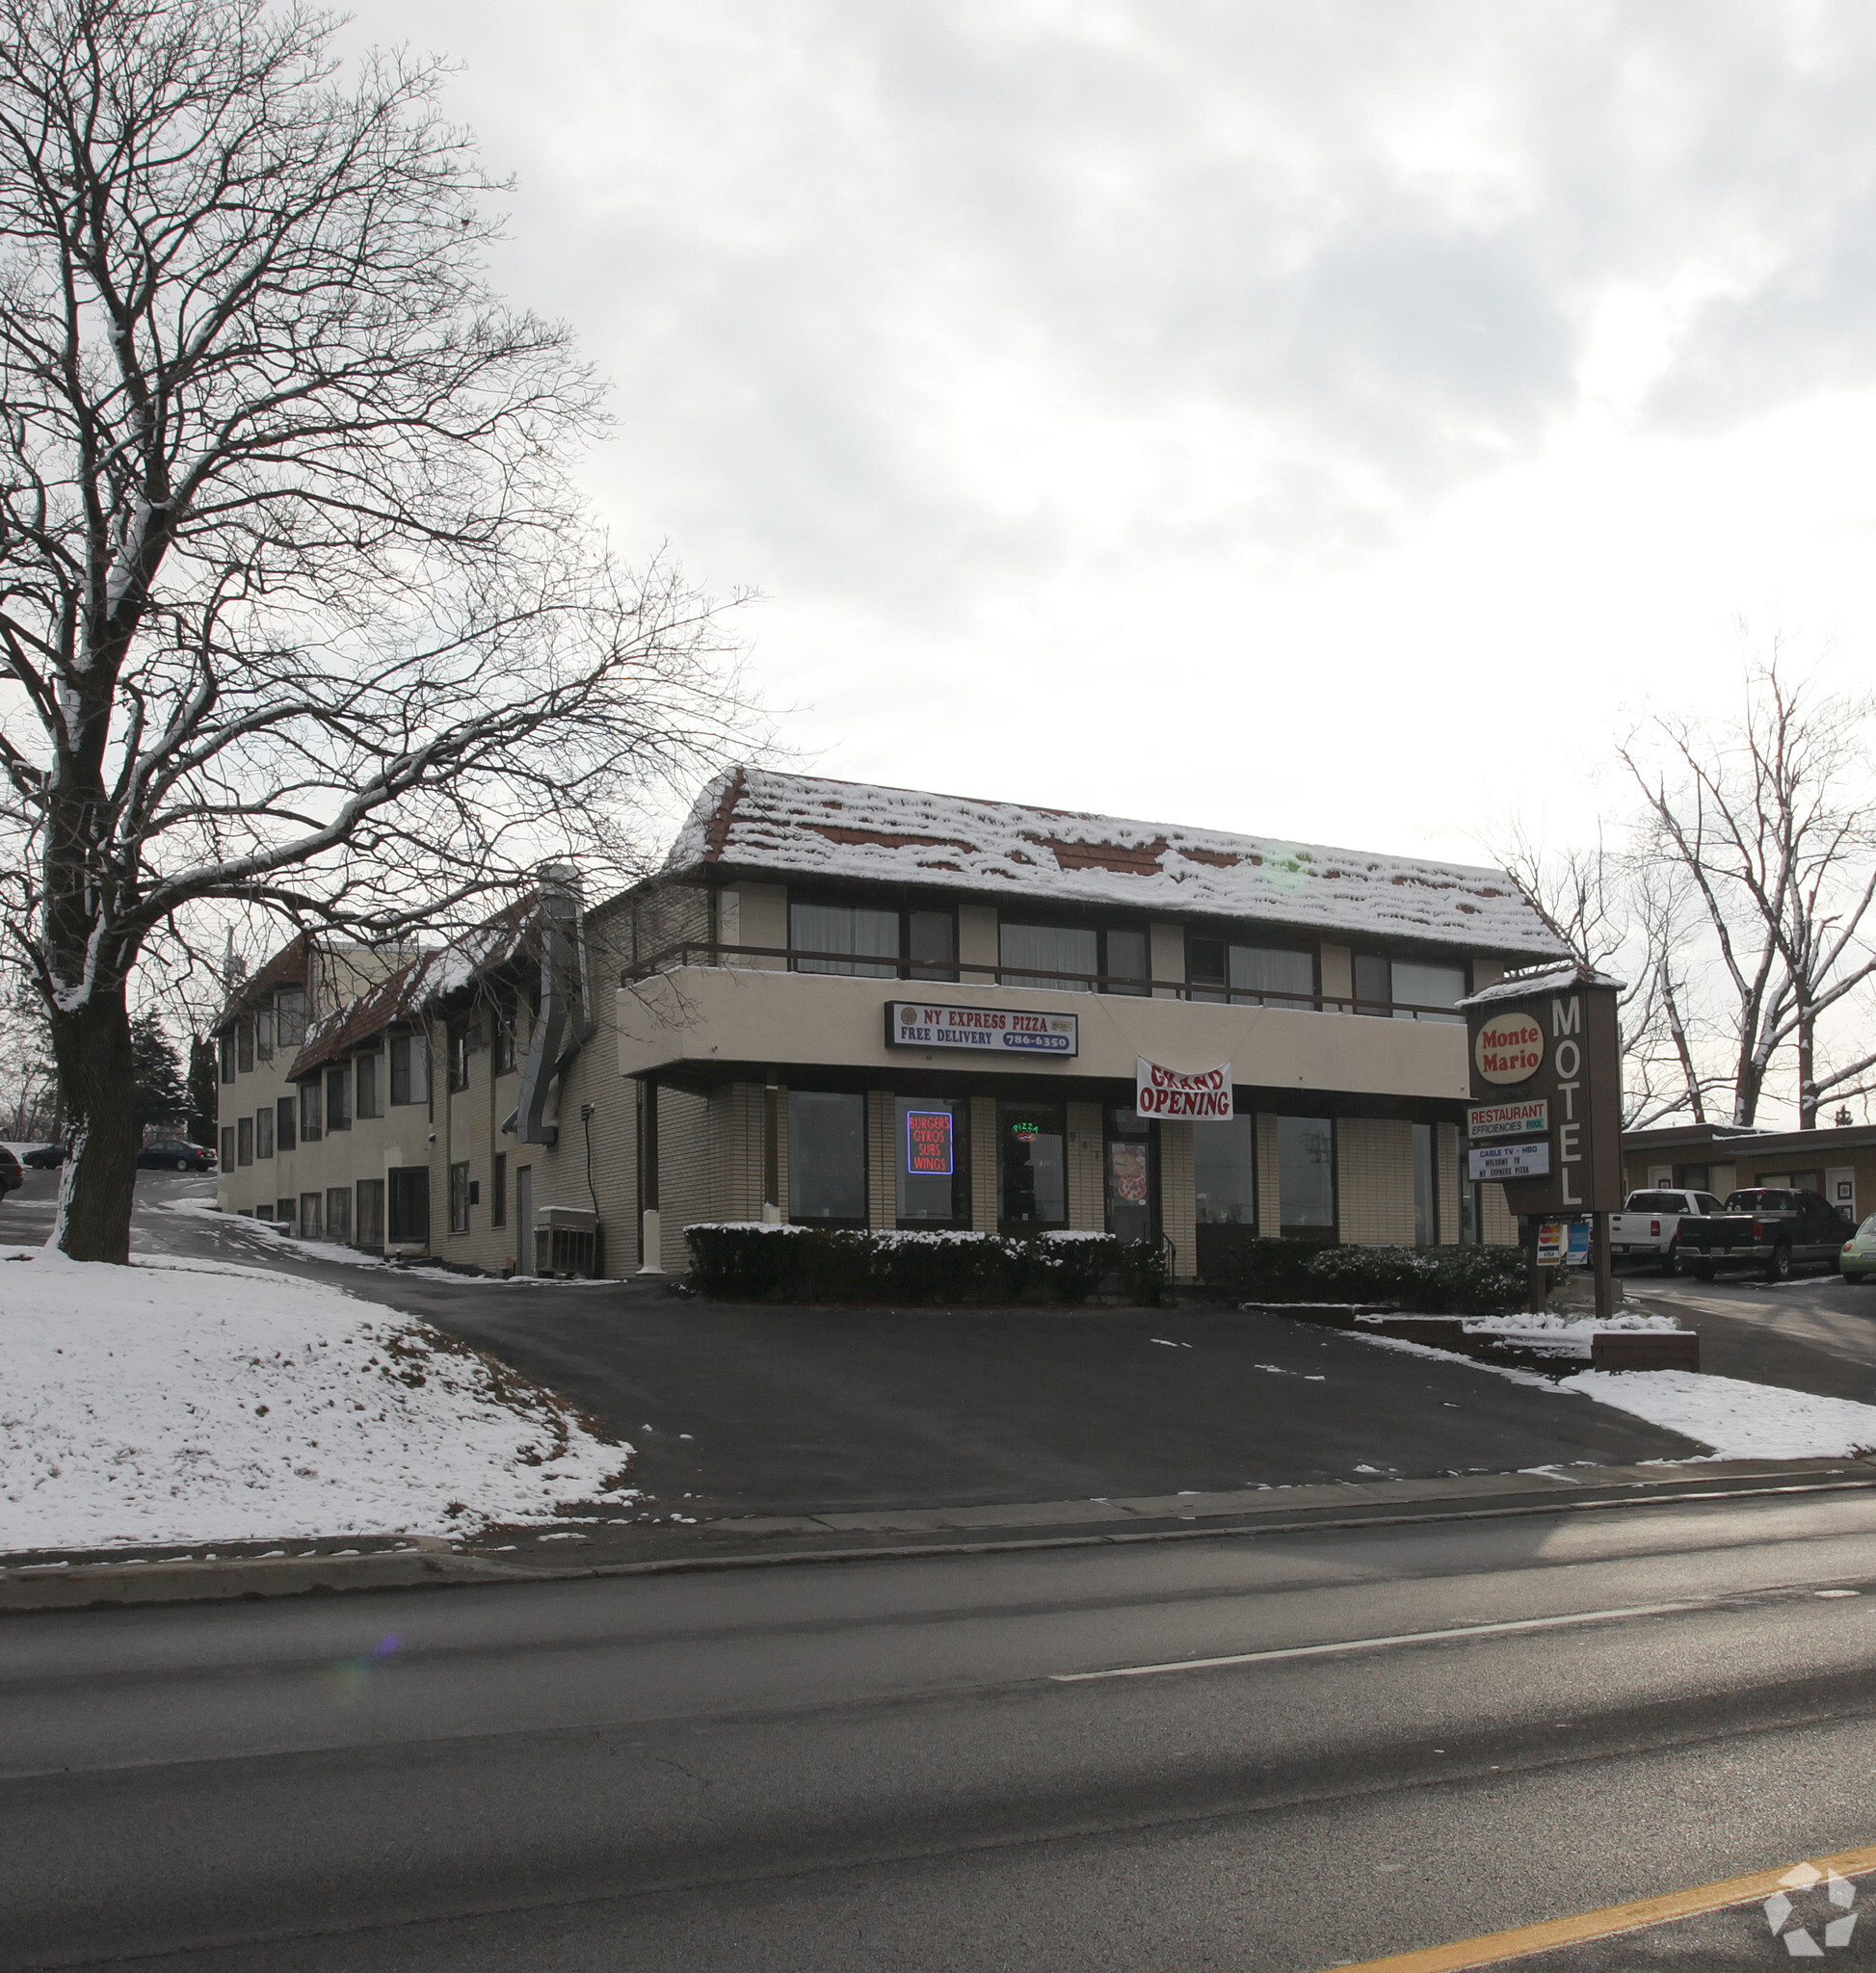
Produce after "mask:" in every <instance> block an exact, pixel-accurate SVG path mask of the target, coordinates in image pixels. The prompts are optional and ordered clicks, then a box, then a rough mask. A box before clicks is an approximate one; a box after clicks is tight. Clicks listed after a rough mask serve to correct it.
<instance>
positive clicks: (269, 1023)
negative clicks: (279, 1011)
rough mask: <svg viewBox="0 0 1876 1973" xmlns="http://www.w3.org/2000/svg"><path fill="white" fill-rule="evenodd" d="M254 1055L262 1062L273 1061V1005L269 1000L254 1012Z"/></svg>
mask: <svg viewBox="0 0 1876 1973" xmlns="http://www.w3.org/2000/svg"><path fill="white" fill-rule="evenodd" d="M254 1053H255V1054H256V1055H258V1056H259V1057H260V1059H261V1060H262V1061H263V1062H271V1061H273V1059H274V1003H273V1002H272V1001H271V1000H270V1001H268V1002H266V1003H265V1004H264V1005H263V1006H261V1007H258V1008H256V1009H255V1010H254Z"/></svg>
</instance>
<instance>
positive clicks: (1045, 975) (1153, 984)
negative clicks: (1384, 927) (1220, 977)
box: [620, 938, 1464, 1024]
mask: <svg viewBox="0 0 1876 1973" xmlns="http://www.w3.org/2000/svg"><path fill="white" fill-rule="evenodd" d="M699 954H701V955H705V957H703V958H701V959H699V958H697V957H695V956H696V955H699ZM726 955H728V956H731V957H733V958H736V959H758V960H786V961H787V962H788V964H789V966H790V968H791V969H793V968H795V966H796V962H797V961H799V960H809V961H812V962H813V963H814V964H817V965H838V966H840V967H841V968H842V969H843V970H842V972H841V973H840V974H838V975H834V976H832V977H836V978H845V979H855V978H858V979H878V980H903V981H907V982H909V983H910V984H911V985H912V986H956V985H959V984H961V983H962V984H967V985H982V986H1013V985H1014V986H1021V985H1023V984H1024V983H1025V982H1027V981H1043V982H1058V981H1062V980H1073V981H1075V982H1077V983H1078V984H1077V986H1074V987H1071V988H1069V989H1067V990H1069V991H1071V992H1082V991H1086V992H1093V993H1105V994H1109V995H1113V996H1115V997H1119V998H1124V999H1131V1000H1148V999H1158V998H1164V997H1171V998H1173V999H1176V1000H1189V1001H1192V1002H1194V1003H1195V1004H1198V1005H1207V1004H1216V1005H1218V1006H1225V1005H1229V1006H1232V1007H1270V1006H1278V1007H1288V1008H1291V1009H1294V1010H1297V1011H1302V1012H1310V1013H1356V1014H1361V1015H1373V1016H1375V1017H1378V1018H1381V1019H1388V1018H1392V1019H1402V1018H1405V1019H1411V1020H1419V1019H1420V1018H1422V1017H1423V1016H1426V1017H1431V1018H1433V1019H1435V1020H1438V1021H1441V1022H1445V1023H1451V1024H1457V1023H1459V1022H1460V1021H1461V1020H1462V1019H1463V1018H1464V1017H1463V1016H1462V1015H1460V1014H1458V1013H1455V1012H1454V1011H1453V1010H1452V1009H1451V1008H1449V1007H1426V1006H1422V1005H1420V1004H1419V1003H1417V1002H1414V1001H1406V1000H1366V999H1360V1000H1358V999H1356V998H1354V997H1353V996H1351V995H1348V994H1334V993H1285V992H1281V991H1279V990H1278V989H1277V988H1275V987H1263V986H1225V985H1222V984H1220V983H1218V982H1214V981H1206V980H1154V979H1141V978H1139V977H1138V976H1136V975H1134V974H1131V973H1072V972H1065V971H1063V970H1062V969H1060V968H1059V967H1057V968H1051V967H1048V966H1005V965H1000V964H999V965H989V964H986V963H984V962H983V961H981V960H908V959H895V958H891V957H888V956H887V955H885V954H884V953H878V954H875V953H854V952H817V951H814V950H812V949H811V948H807V947H803V946H786V945H726V944H722V943H720V942H718V941H717V940H714V939H707V938H699V939H686V940H685V941H684V942H683V943H682V944H679V945H671V946H667V947H666V948H665V949H664V951H662V952H659V953H654V954H653V955H652V956H651V958H650V959H648V960H641V961H640V962H639V963H638V964H637V965H635V966H627V967H625V968H624V969H623V971H622V972H621V974H620V984H621V986H636V985H637V984H638V983H639V982H640V981H642V980H648V979H651V978H653V977H654V976H655V975H657V974H659V973H669V972H674V971H676V970H677V968H678V967H680V966H690V965H699V964H701V965H705V966H719V965H722V964H723V962H724V959H725V956H726ZM862 967H864V968H867V969H868V970H866V971H863V972H862V971H861V970H860V968H862ZM848 969H851V970H848ZM966 974H968V975H973V976H981V978H974V979H972V980H970V981H965V980H964V976H965V975H966ZM810 977H812V974H811V972H810ZM822 977H828V976H825V975H824V976H822ZM1036 990H1038V991H1046V990H1048V989H1047V988H1046V987H1039V988H1037V989H1036Z"/></svg>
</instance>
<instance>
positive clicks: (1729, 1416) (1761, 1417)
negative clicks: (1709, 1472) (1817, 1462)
mask: <svg viewBox="0 0 1876 1973" xmlns="http://www.w3.org/2000/svg"><path fill="white" fill-rule="evenodd" d="M1558 1388H1559V1389H1560V1390H1566V1391H1581V1392H1582V1394H1583V1395H1584V1396H1585V1397H1586V1398H1594V1399H1595V1400H1596V1401H1597V1402H1598V1403H1599V1404H1602V1405H1613V1406H1614V1407H1616V1408H1617V1409H1618V1410H1620V1411H1629V1412H1632V1413H1633V1414H1634V1415H1635V1416H1636V1417H1637V1418H1646V1419H1647V1420H1648V1421H1649V1423H1650V1424H1651V1425H1659V1426H1663V1427H1665V1428H1666V1429H1667V1430H1668V1431H1670V1432H1678V1433H1682V1434H1685V1435H1686V1436H1687V1437H1688V1438H1697V1439H1699V1440H1701V1441H1702V1442H1703V1443H1704V1444H1705V1445H1710V1446H1711V1447H1712V1448H1713V1452H1714V1456H1715V1457H1716V1458H1719V1459H1723V1460H1814V1459H1825V1460H1830V1459H1841V1458H1843V1457H1845V1456H1847V1455H1848V1454H1850V1453H1854V1452H1859V1451H1865V1450H1867V1449H1869V1448H1870V1447H1872V1446H1876V1405H1859V1404H1856V1403H1854V1402H1853V1401H1852V1400H1851V1399H1849V1398H1817V1397H1812V1396H1811V1394H1810V1392H1809V1391H1788V1390H1784V1389H1783V1388H1781V1387H1780V1386H1778V1385H1776V1384H1769V1383H1746V1382H1744V1381H1741V1380H1740V1379H1738V1378H1736V1377H1708V1376H1707V1375H1705V1373H1704V1372H1703V1371H1696V1370H1583V1371H1579V1372H1577V1374H1576V1375H1575V1376H1574V1377H1567V1378H1565V1379H1564V1380H1563V1381H1562V1382H1561V1384H1559V1386H1558Z"/></svg>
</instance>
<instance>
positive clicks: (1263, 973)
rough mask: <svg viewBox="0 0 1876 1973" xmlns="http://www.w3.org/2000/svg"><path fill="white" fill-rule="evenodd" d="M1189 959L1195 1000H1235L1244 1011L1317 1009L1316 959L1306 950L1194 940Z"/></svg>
mask: <svg viewBox="0 0 1876 1973" xmlns="http://www.w3.org/2000/svg"><path fill="white" fill-rule="evenodd" d="M1185 956H1186V958H1185V970H1186V978H1187V979H1188V980H1189V981H1190V982H1191V990H1192V997H1193V999H1194V1000H1214V1001H1215V1000H1229V1001H1230V1002H1231V1003H1232V1004H1233V1005H1234V1006H1238V1007H1289V1008H1305V1009H1307V1008H1310V1007H1313V1006H1314V1005H1315V997H1316V956H1315V954H1314V953H1313V952H1311V951H1309V950H1308V948H1306V947H1303V946H1283V945H1248V944H1240V943H1239V942H1238V941H1236V940H1234V939H1225V938H1188V939H1187V940H1186V944H1185Z"/></svg>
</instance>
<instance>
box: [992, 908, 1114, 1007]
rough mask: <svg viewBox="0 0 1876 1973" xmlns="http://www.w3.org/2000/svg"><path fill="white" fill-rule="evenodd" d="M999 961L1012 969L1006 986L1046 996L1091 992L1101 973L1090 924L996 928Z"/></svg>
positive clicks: (1097, 943) (1097, 936)
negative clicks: (1089, 976) (1084, 976)
mask: <svg viewBox="0 0 1876 1973" xmlns="http://www.w3.org/2000/svg"><path fill="white" fill-rule="evenodd" d="M997 944H998V958H999V960H1000V961H1001V963H1002V964H1003V965H1004V966H1006V967H1010V968H1019V969H1020V970H1014V971H1012V972H1011V973H1010V975H1009V977H1008V978H1007V979H1006V980H1004V982H1003V985H1004V986H1026V987H1028V988H1030V990H1031V991H1036V992H1045V993H1092V992H1093V991H1094V990H1095V983H1094V981H1093V979H1092V978H1077V977H1076V976H1077V975H1092V974H1095V973H1098V972H1099V971H1100V934H1099V933H1097V931H1096V930H1095V928H1094V927H1093V926H1092V925H1012V924H1011V923H1009V922H1008V920H1005V921H1004V923H1003V924H1002V925H1000V926H999V927H998V928H997Z"/></svg>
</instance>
